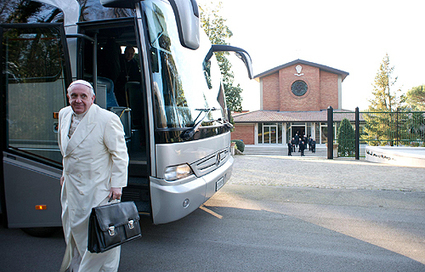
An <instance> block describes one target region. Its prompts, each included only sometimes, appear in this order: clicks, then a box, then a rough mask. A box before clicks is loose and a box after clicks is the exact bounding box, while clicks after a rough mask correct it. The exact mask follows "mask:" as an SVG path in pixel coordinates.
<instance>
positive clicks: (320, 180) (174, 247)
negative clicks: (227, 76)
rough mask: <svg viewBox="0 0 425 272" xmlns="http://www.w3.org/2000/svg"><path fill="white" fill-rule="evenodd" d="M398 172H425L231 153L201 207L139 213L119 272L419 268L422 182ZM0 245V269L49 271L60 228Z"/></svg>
mask: <svg viewBox="0 0 425 272" xmlns="http://www.w3.org/2000/svg"><path fill="white" fill-rule="evenodd" d="M306 168H310V170H308V169H306ZM289 169H291V171H293V170H294V169H296V170H301V173H295V172H294V173H290V172H288V173H287V174H284V173H285V172H286V171H289ZM345 169H350V173H351V175H349V174H346V171H343V170H345ZM367 171H369V172H373V174H370V175H365V173H364V172H367ZM400 173H401V174H400ZM313 174H314V175H315V178H309V176H310V175H313ZM324 174H330V175H332V176H333V178H332V177H323V175H324ZM286 175H292V177H295V178H287V176H286ZM360 175H361V176H368V177H370V178H368V179H367V180H363V179H361V178H359V176H360ZM400 175H401V176H402V177H403V176H404V175H409V176H408V177H409V178H410V179H411V178H416V179H423V177H424V172H423V169H419V168H404V167H393V166H381V165H376V164H370V163H367V162H355V161H351V162H350V161H344V160H334V161H327V160H320V159H302V160H301V159H299V158H297V159H294V158H292V159H288V158H285V157H258V156H237V157H236V161H235V169H234V175H233V177H232V179H231V180H230V182H229V183H228V184H226V185H225V186H224V187H223V188H222V189H221V190H220V191H219V192H218V193H217V194H216V195H215V196H214V197H213V198H211V199H210V200H209V201H208V202H207V203H206V204H205V206H204V207H202V208H201V209H198V210H196V211H195V212H194V213H192V214H191V215H189V216H187V217H185V218H183V219H182V220H179V221H177V222H174V223H170V224H166V225H159V226H153V225H151V224H150V223H149V222H148V221H146V220H144V221H143V224H142V225H143V235H144V237H143V238H142V239H140V240H138V241H134V242H131V243H128V244H126V245H124V246H123V247H122V256H121V264H120V270H119V271H303V272H304V271H327V272H328V271H331V272H332V271H350V272H352V271H383V272H392V271H425V190H424V186H423V185H422V184H421V183H420V182H419V181H418V182H413V181H410V182H408V183H405V182H400V181H397V179H398V177H400ZM306 179H307V180H309V181H310V182H307V181H306ZM335 179H337V180H338V181H335ZM361 181H362V182H361ZM359 182H361V183H360V185H359ZM330 188H331V189H330ZM347 188H349V189H347ZM0 245H1V246H0V264H1V266H0V271H57V269H58V268H59V265H60V261H61V258H62V255H63V251H64V249H65V246H64V242H63V237H62V235H61V234H60V232H59V233H57V234H56V235H54V236H53V237H51V238H34V237H30V236H27V235H26V234H25V233H23V232H21V231H20V230H7V229H4V228H0Z"/></svg>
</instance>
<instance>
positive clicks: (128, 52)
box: [124, 48, 134, 61]
mask: <svg viewBox="0 0 425 272" xmlns="http://www.w3.org/2000/svg"><path fill="white" fill-rule="evenodd" d="M124 57H125V59H126V60H127V61H130V60H131V59H132V58H133V57H134V49H131V48H126V49H125V51H124Z"/></svg>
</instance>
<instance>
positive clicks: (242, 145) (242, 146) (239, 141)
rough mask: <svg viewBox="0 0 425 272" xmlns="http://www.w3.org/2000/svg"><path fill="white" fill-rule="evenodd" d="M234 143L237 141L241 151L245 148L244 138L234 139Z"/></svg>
mask: <svg viewBox="0 0 425 272" xmlns="http://www.w3.org/2000/svg"><path fill="white" fill-rule="evenodd" d="M232 142H233V143H236V148H237V149H238V150H239V151H240V152H243V151H244V150H245V144H244V143H243V141H242V140H232Z"/></svg>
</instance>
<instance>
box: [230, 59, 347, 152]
mask: <svg viewBox="0 0 425 272" xmlns="http://www.w3.org/2000/svg"><path fill="white" fill-rule="evenodd" d="M347 76H348V73H347V72H344V71H341V70H337V69H334V68H331V67H328V66H324V65H320V64H317V63H312V62H308V61H305V60H300V59H298V60H295V61H292V62H289V63H286V64H283V65H280V66H278V67H275V68H273V69H270V70H268V71H265V72H263V73H261V74H259V75H257V76H255V79H256V80H257V81H259V82H260V110H258V111H253V112H247V113H239V114H234V115H233V119H234V122H235V130H234V131H233V132H232V139H234V140H236V139H241V140H243V141H244V143H245V144H286V143H287V142H288V141H289V140H290V139H291V138H292V137H293V136H294V135H295V134H296V133H298V134H299V135H307V137H309V136H311V137H313V138H314V139H315V140H316V142H317V143H318V144H324V143H326V133H327V125H326V120H327V112H326V109H327V108H328V107H329V106H332V108H333V109H334V112H337V113H338V114H335V115H334V121H337V122H338V121H341V120H342V119H343V118H344V117H345V118H348V119H349V120H350V121H354V114H353V112H352V111H347V110H343V109H341V100H342V82H343V81H344V79H345V78H346V77H347ZM335 131H336V130H335Z"/></svg>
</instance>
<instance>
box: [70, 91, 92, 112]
mask: <svg viewBox="0 0 425 272" xmlns="http://www.w3.org/2000/svg"><path fill="white" fill-rule="evenodd" d="M67 96H68V99H69V104H71V107H72V110H73V111H74V112H75V113H76V114H82V113H85V112H86V111H88V110H89V108H90V106H91V105H92V104H93V102H94V98H95V97H94V95H93V94H92V92H91V89H90V88H89V87H87V86H84V85H82V84H75V85H74V86H72V87H71V89H70V90H69V91H68V94H67Z"/></svg>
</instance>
